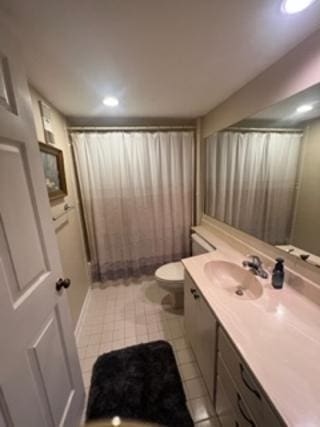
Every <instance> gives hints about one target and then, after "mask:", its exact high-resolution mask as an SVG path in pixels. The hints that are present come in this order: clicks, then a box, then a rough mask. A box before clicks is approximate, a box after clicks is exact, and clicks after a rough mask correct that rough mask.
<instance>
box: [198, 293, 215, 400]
mask: <svg viewBox="0 0 320 427" xmlns="http://www.w3.org/2000/svg"><path fill="white" fill-rule="evenodd" d="M196 302H197V313H198V316H197V354H196V357H197V360H198V363H199V367H200V370H201V373H202V375H203V379H204V381H205V383H206V386H207V388H208V391H209V395H210V397H211V398H212V399H213V396H214V373H215V365H216V327H217V321H216V319H215V316H214V315H213V313H212V311H211V310H210V309H209V307H208V305H207V303H206V301H205V300H204V298H203V297H202V296H200V298H198V299H197V300H196Z"/></svg>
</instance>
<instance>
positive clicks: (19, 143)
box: [0, 16, 84, 427]
mask: <svg viewBox="0 0 320 427" xmlns="http://www.w3.org/2000/svg"><path fill="white" fill-rule="evenodd" d="M20 59H21V58H20V54H19V50H18V47H17V45H16V41H15V40H14V37H13V35H12V33H11V32H10V28H9V25H8V24H7V22H5V19H4V18H3V17H1V16H0V427H13V426H14V427H20V426H23V427H25V426H27V427H29V426H30V427H31V426H32V427H37V426H39V427H45V426H67V427H69V426H70V427H73V426H78V425H79V422H80V417H81V412H82V408H83V403H84V388H83V383H82V377H81V373H80V364H79V359H78V355H77V350H76V345H75V339H74V334H73V327H72V321H71V318H70V314H69V308H68V306H67V299H66V295H65V292H64V290H63V289H62V290H61V291H60V292H57V290H56V282H57V280H58V279H59V277H61V265H60V260H59V254H58V249H57V243H56V237H55V235H54V231H53V227H52V223H51V216H50V208H49V203H48V197H47V194H46V189H45V185H44V175H43V171H42V166H41V161H40V155H39V149H38V144H37V141H36V135H35V130H34V125H33V117H32V111H31V101H30V96H29V92H28V87H27V81H26V76H25V71H24V69H23V66H22V64H21V60H20Z"/></svg>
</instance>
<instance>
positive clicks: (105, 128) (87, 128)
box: [67, 125, 196, 132]
mask: <svg viewBox="0 0 320 427" xmlns="http://www.w3.org/2000/svg"><path fill="white" fill-rule="evenodd" d="M67 129H68V130H69V131H71V132H92V131H94V132H105V131H125V130H127V131H135V130H145V131H148V130H163V131H165V130H168V131H169V130H196V126H192V125H187V126H68V128H67Z"/></svg>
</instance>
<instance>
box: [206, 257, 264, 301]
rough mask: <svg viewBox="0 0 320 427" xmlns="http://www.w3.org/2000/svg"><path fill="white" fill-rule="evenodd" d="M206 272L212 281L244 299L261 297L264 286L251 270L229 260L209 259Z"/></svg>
mask: <svg viewBox="0 0 320 427" xmlns="http://www.w3.org/2000/svg"><path fill="white" fill-rule="evenodd" d="M204 272H205V274H206V276H207V277H208V279H209V280H210V282H211V283H212V284H213V285H215V286H218V287H220V288H221V289H224V290H225V291H226V292H228V293H230V295H234V296H236V297H238V298H239V299H242V300H255V299H257V298H259V297H261V295H262V292H263V287H262V285H261V283H260V282H259V281H258V279H257V278H256V277H255V276H254V275H253V273H252V272H251V271H248V270H245V269H244V268H242V267H240V266H239V265H237V264H233V263H232V262H228V261H209V262H207V263H206V264H205V266H204Z"/></svg>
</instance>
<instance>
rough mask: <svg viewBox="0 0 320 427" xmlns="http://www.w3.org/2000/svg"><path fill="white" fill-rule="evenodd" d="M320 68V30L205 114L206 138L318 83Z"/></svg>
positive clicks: (203, 125)
mask: <svg viewBox="0 0 320 427" xmlns="http://www.w3.org/2000/svg"><path fill="white" fill-rule="evenodd" d="M252 60H254V58H252ZM319 70H320V30H319V31H317V32H315V33H314V34H313V35H312V36H311V37H309V38H307V39H306V40H304V41H303V42H302V43H301V44H300V45H298V46H297V47H296V48H294V49H293V50H291V51H290V52H289V53H288V54H287V55H286V56H284V57H283V58H282V59H280V60H279V61H278V62H276V63H275V64H273V65H272V66H271V67H269V68H268V69H267V70H266V71H264V72H263V73H262V74H260V75H259V76H258V77H256V78H255V79H254V80H252V81H251V82H249V83H248V84H247V85H245V86H244V87H243V88H242V89H240V90H239V91H238V92H236V93H235V94H233V95H232V96H231V97H229V98H228V99H227V100H226V101H225V102H223V103H222V104H220V105H219V106H218V107H216V108H214V109H213V110H212V111H210V112H209V113H208V114H206V116H204V117H203V119H202V133H203V137H204V138H205V137H207V136H209V135H210V134H212V133H213V132H215V131H217V130H220V129H223V128H225V127H227V126H230V125H232V124H234V123H236V122H238V121H240V120H242V119H245V118H247V117H250V116H252V115H253V114H255V113H258V112H259V111H262V110H264V109H265V108H267V107H269V106H270V105H272V104H275V103H276V102H279V101H281V100H283V99H285V98H288V97H289V96H291V95H294V94H295V93H297V92H300V91H302V90H304V89H306V88H308V87H310V86H312V85H314V84H316V83H319V81H320V71H319ZM235 72H236V70H235Z"/></svg>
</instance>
